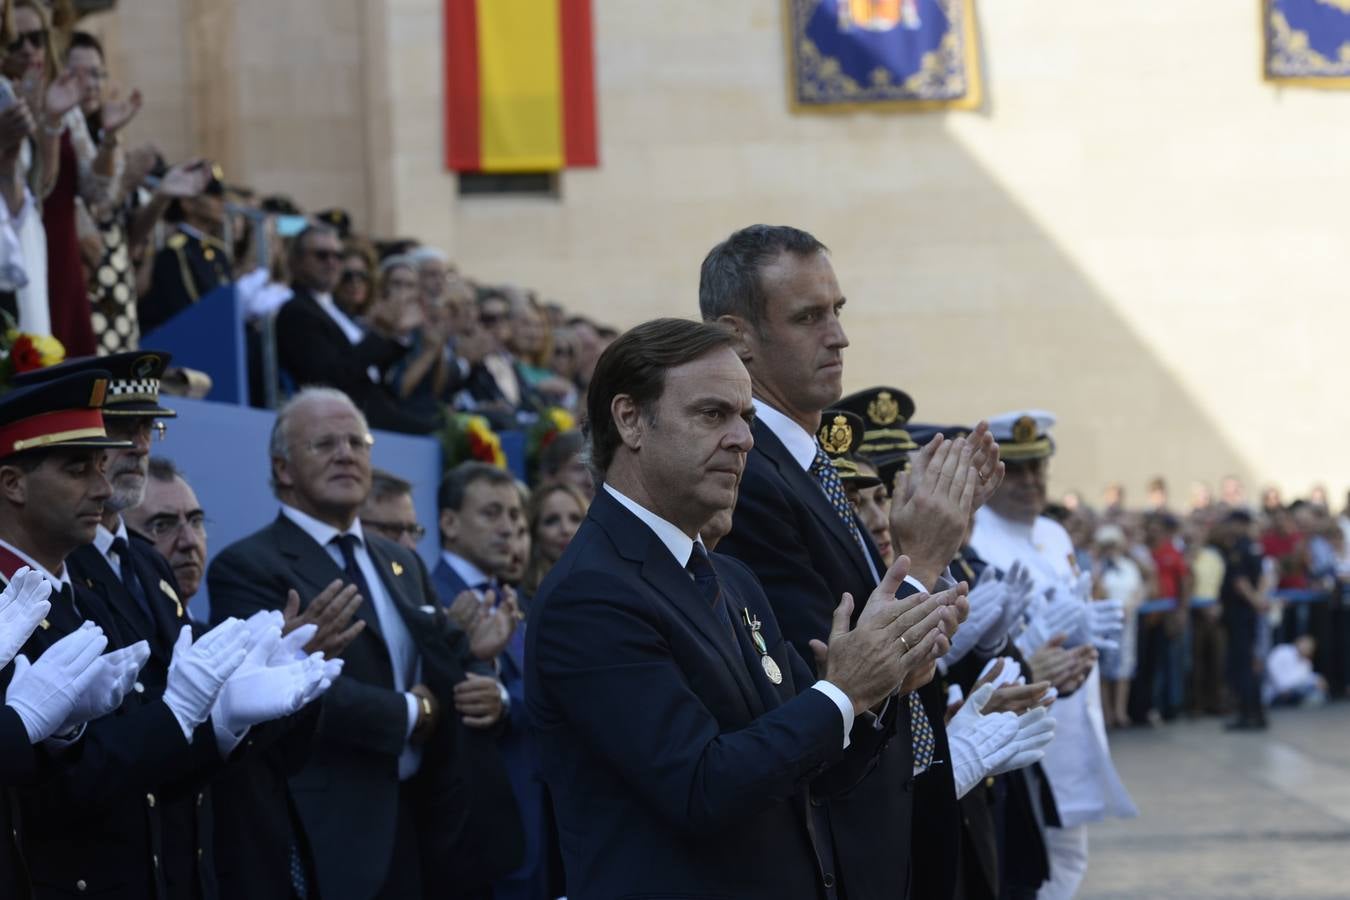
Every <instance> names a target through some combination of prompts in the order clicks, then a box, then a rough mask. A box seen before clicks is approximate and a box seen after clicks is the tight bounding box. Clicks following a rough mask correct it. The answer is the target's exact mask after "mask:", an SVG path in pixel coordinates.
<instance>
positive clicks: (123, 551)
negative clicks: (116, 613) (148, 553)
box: [112, 537, 155, 631]
mask: <svg viewBox="0 0 1350 900" xmlns="http://www.w3.org/2000/svg"><path fill="white" fill-rule="evenodd" d="M112 552H113V553H116V554H117V565H118V567H119V568H120V569H121V571H120V572H119V573H118V575H120V576H121V579H122V586H123V587H124V588H126V589H127V593H128V594H130V595H131V597H132V599H133V600H135V601H136V605H137V606H138V607H139V608H140V610H141V612H142V613H143V614H144V615H145V618H146V621H147V622H148V623H149V624H150V628H151V630H152V631H153V630H154V627H155V616H154V614H153V613H152V612H151V611H150V598H149V597H148V596H147V595H146V593H145V586H144V585H142V584H141V580H140V579H139V578H137V577H136V564H135V563H134V562H132V559H131V548H130V547H129V546H127V542H126V539H125V538H120V537H116V538H113V542H112Z"/></svg>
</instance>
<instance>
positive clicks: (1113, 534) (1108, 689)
mask: <svg viewBox="0 0 1350 900" xmlns="http://www.w3.org/2000/svg"><path fill="white" fill-rule="evenodd" d="M1095 538H1096V541H1095V543H1096V552H1095V553H1094V554H1093V557H1094V561H1093V568H1092V576H1093V581H1094V582H1095V584H1096V590H1095V591H1094V594H1095V595H1096V596H1098V597H1105V598H1107V599H1110V600H1119V601H1120V602H1121V606H1122V607H1123V608H1124V610H1125V628H1124V631H1123V632H1122V633H1121V636H1120V649H1119V650H1116V651H1114V652H1111V653H1106V654H1103V656H1102V659H1101V666H1102V712H1103V713H1104V714H1105V717H1106V727H1107V728H1123V727H1125V726H1126V725H1129V724H1130V714H1129V702H1130V682H1131V681H1132V680H1133V678H1134V670H1135V660H1136V653H1137V648H1136V643H1137V620H1138V618H1139V606H1140V604H1141V603H1143V602H1144V591H1145V587H1146V585H1145V583H1144V576H1143V574H1142V573H1141V572H1140V571H1139V566H1138V565H1137V564H1136V563H1135V561H1134V560H1133V559H1131V558H1130V557H1129V555H1128V554H1127V552H1126V547H1125V532H1124V530H1123V529H1122V528H1121V527H1120V526H1119V525H1116V524H1115V523H1111V522H1108V523H1107V524H1105V525H1102V526H1101V527H1099V528H1098V529H1097V533H1096V535H1095Z"/></svg>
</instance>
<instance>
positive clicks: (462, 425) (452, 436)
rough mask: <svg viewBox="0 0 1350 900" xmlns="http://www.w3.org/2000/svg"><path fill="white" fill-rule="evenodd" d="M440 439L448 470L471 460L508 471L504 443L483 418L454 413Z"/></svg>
mask: <svg viewBox="0 0 1350 900" xmlns="http://www.w3.org/2000/svg"><path fill="white" fill-rule="evenodd" d="M440 437H441V449H442V451H443V454H444V465H445V468H447V469H449V468H451V467H453V466H455V465H457V464H459V463H462V462H464V461H466V460H471V459H473V460H478V461H479V462H485V463H488V464H489V465H493V466H496V467H497V468H499V469H505V468H506V453H504V452H503V451H502V439H501V438H500V437H498V436H497V433H496V432H495V431H493V430H492V427H491V426H490V425H488V421H487V419H485V418H483V417H482V416H476V415H473V414H472V413H453V414H451V415H450V416H448V417H447V418H446V423H445V427H444V428H443V429H441V435H440Z"/></svg>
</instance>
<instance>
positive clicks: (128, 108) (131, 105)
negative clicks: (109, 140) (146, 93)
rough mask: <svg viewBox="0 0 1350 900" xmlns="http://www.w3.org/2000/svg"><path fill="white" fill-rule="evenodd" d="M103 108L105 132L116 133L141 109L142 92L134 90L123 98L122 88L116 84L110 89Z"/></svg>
mask: <svg viewBox="0 0 1350 900" xmlns="http://www.w3.org/2000/svg"><path fill="white" fill-rule="evenodd" d="M101 109H102V112H103V131H104V133H105V134H116V133H117V132H119V131H121V130H122V129H123V128H124V127H125V126H126V124H127V123H128V122H130V121H131V120H132V119H134V118H136V113H138V112H140V111H141V92H140V91H139V90H134V91H132V92H131V93H130V94H129V95H128V96H127V97H126V99H123V98H122V92H121V90H120V89H119V88H117V87H115V86H114V87H113V88H111V89H109V91H108V96H107V97H106V98H105V99H104V100H103V104H102V107H101Z"/></svg>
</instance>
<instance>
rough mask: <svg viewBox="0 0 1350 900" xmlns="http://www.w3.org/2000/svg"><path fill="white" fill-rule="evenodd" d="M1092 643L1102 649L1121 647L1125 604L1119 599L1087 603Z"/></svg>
mask: <svg viewBox="0 0 1350 900" xmlns="http://www.w3.org/2000/svg"><path fill="white" fill-rule="evenodd" d="M1087 608H1088V631H1089V632H1090V633H1091V635H1092V643H1093V644H1095V645H1096V646H1097V647H1098V648H1100V649H1102V650H1118V649H1120V636H1121V634H1122V633H1124V631H1125V606H1124V604H1122V603H1121V602H1120V601H1119V600H1094V601H1092V602H1090V603H1088V605H1087Z"/></svg>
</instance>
